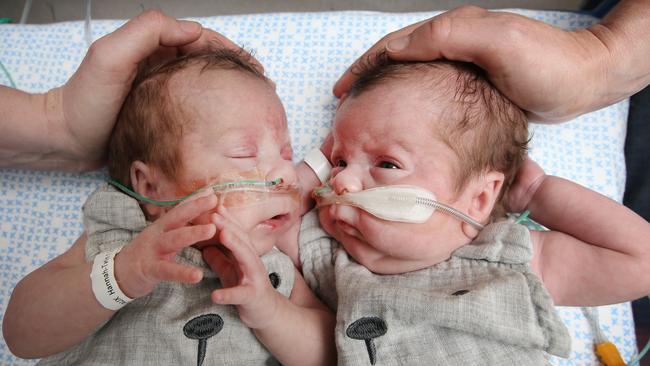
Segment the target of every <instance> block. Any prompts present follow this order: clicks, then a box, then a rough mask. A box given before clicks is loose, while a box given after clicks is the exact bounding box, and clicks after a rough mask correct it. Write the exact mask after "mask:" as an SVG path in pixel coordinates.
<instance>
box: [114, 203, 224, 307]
mask: <svg viewBox="0 0 650 366" xmlns="http://www.w3.org/2000/svg"><path fill="white" fill-rule="evenodd" d="M216 205H217V198H216V196H214V195H208V196H205V197H201V198H197V199H194V200H191V201H188V202H186V203H183V204H181V205H179V206H177V207H174V208H173V209H171V210H170V211H169V212H167V213H166V214H165V215H164V216H162V217H161V218H160V219H158V220H157V221H156V222H154V223H153V224H151V225H150V226H148V227H147V228H146V229H144V230H143V231H142V232H141V233H140V234H139V235H138V236H136V237H135V239H133V241H132V242H131V243H129V244H128V245H126V246H125V247H124V248H122V250H121V251H120V252H119V253H118V254H117V256H116V257H115V276H116V278H117V281H118V282H119V284H120V288H121V289H122V291H124V293H125V294H126V295H127V296H129V297H131V298H138V297H142V296H145V295H147V294H149V293H150V292H151V291H152V290H153V289H154V287H156V285H158V283H160V282H161V281H176V282H182V283H197V282H199V281H201V278H202V277H203V272H202V271H201V270H200V269H199V268H194V267H190V266H185V265H181V264H178V263H176V262H175V261H174V257H176V254H177V253H178V252H179V251H181V250H182V249H183V248H185V247H188V246H190V245H193V244H195V243H197V242H200V241H203V240H208V239H211V238H213V237H214V236H215V234H216V227H215V226H214V224H213V223H209V224H204V225H188V223H189V222H190V221H191V220H192V219H194V218H196V217H197V216H199V215H201V214H203V213H205V212H207V211H209V210H211V209H214V207H215V206H216Z"/></svg>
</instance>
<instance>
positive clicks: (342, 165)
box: [334, 159, 348, 168]
mask: <svg viewBox="0 0 650 366" xmlns="http://www.w3.org/2000/svg"><path fill="white" fill-rule="evenodd" d="M334 165H335V166H337V167H340V168H345V167H346V166H348V163H346V162H345V160H343V159H338V160H337V161H336V163H334Z"/></svg>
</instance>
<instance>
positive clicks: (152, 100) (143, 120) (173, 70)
mask: <svg viewBox="0 0 650 366" xmlns="http://www.w3.org/2000/svg"><path fill="white" fill-rule="evenodd" d="M251 59H252V56H251V55H250V54H249V53H247V52H246V51H243V50H240V51H234V50H231V49H227V48H216V47H215V48H213V49H210V50H205V51H200V52H195V53H191V54H188V55H185V56H181V57H177V58H174V59H172V60H170V61H167V62H165V63H162V64H160V65H156V66H154V67H151V68H141V69H140V70H139V72H138V75H137V76H136V79H135V81H134V82H133V87H132V88H131V91H130V92H129V94H128V95H127V97H126V99H125V101H124V104H123V106H122V109H121V111H120V113H119V116H118V119H117V122H116V124H115V128H114V129H113V134H112V136H111V140H110V143H109V153H108V171H109V174H110V176H111V178H113V179H115V180H117V181H119V182H120V183H122V184H123V185H125V186H126V187H129V186H130V185H131V178H130V174H129V169H130V166H131V163H132V162H134V161H136V160H140V161H143V162H145V163H150V164H152V165H154V166H156V167H158V168H159V169H160V170H161V171H162V173H164V174H165V175H167V176H168V177H170V178H172V179H173V178H176V177H177V175H178V174H179V173H180V172H181V171H182V168H183V167H182V157H181V151H180V146H179V144H178V142H179V141H180V139H181V137H182V136H183V135H184V134H187V133H188V132H192V131H193V128H194V127H195V126H193V124H192V123H191V121H192V119H191V118H188V115H189V114H190V113H192V111H188V110H186V109H184V108H183V103H182V101H180V100H177V98H174V97H173V93H170V90H169V84H170V80H171V79H172V77H174V76H175V75H178V74H179V73H180V72H181V71H183V70H186V69H187V68H188V67H190V66H194V65H196V67H198V68H199V73H203V72H205V71H208V70H235V71H238V72H241V73H243V74H246V75H249V76H251V77H253V78H257V79H260V80H263V81H265V82H268V83H269V84H270V81H269V80H268V79H267V78H266V77H265V76H264V73H263V72H262V71H261V70H259V69H258V68H257V67H256V66H255V65H254V64H253V62H252V61H251ZM197 188H198V187H197Z"/></svg>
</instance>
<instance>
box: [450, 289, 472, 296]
mask: <svg viewBox="0 0 650 366" xmlns="http://www.w3.org/2000/svg"><path fill="white" fill-rule="evenodd" d="M468 292H469V290H458V291H456V292H454V293H453V294H452V295H454V296H462V295H465V294H466V293H468Z"/></svg>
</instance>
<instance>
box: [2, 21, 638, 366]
mask: <svg viewBox="0 0 650 366" xmlns="http://www.w3.org/2000/svg"><path fill="white" fill-rule="evenodd" d="M510 11H513V12H516V13H519V14H522V15H524V16H528V17H532V18H535V19H538V20H541V21H544V22H547V23H549V24H552V25H555V26H559V27H562V28H567V29H572V28H584V27H588V26H589V25H591V24H593V23H595V22H596V21H597V20H596V19H595V18H592V17H590V16H587V15H582V14H576V13H565V12H550V11H522V10H510ZM436 14H438V12H426V13H401V14H388V13H375V12H356V11H355V12H329V13H280V14H259V15H238V16H219V17H209V18H197V19H193V20H197V21H199V22H200V23H202V24H203V26H204V27H208V28H211V29H214V30H216V31H218V32H220V33H222V34H224V35H226V36H227V37H228V38H230V39H231V40H233V41H235V42H236V43H238V44H240V45H244V46H245V48H247V49H249V50H253V52H254V54H255V57H256V58H257V59H259V60H260V62H261V63H262V64H263V65H264V67H265V69H266V72H267V74H268V75H269V76H270V78H271V79H273V80H274V81H275V82H276V83H277V90H278V94H279V95H280V98H281V99H282V102H283V103H284V106H285V108H286V111H287V115H288V120H289V130H290V133H291V138H292V142H293V146H294V150H295V158H296V160H298V159H301V158H302V157H303V156H304V155H305V153H306V152H308V151H309V150H310V149H311V148H313V147H314V146H317V145H319V144H320V142H321V141H322V140H323V138H324V137H325V135H326V134H327V132H328V129H329V127H330V125H331V121H332V116H333V114H334V110H335V105H336V100H335V98H334V96H333V95H332V92H331V90H332V86H333V84H334V82H335V81H336V80H337V79H338V77H339V76H340V75H341V74H342V73H343V71H344V70H345V69H346V68H347V66H349V65H350V64H351V63H352V62H353V61H354V60H355V59H356V58H357V57H358V56H360V55H361V53H362V52H363V51H365V50H366V49H367V48H368V47H370V46H371V45H372V44H374V43H375V42H376V41H377V40H379V39H380V38H381V37H382V36H383V35H385V34H386V33H388V32H390V31H394V30H396V29H399V28H401V27H403V26H406V25H408V24H411V23H414V22H416V21H419V20H422V19H425V18H428V17H431V16H433V15H436ZM123 23H124V20H98V21H92V23H91V26H92V27H91V32H92V39H97V38H99V37H101V36H103V35H104V34H107V33H109V32H111V31H113V30H114V29H116V28H117V27H119V26H120V25H121V24H123ZM0 45H1V46H0V62H2V64H4V65H5V67H6V68H7V70H8V71H9V73H10V75H11V76H12V78H13V79H14V81H15V83H16V85H17V87H18V88H19V89H22V90H26V91H30V92H43V91H46V90H48V89H50V88H53V87H55V86H58V85H61V84H63V83H65V81H66V80H67V79H68V78H69V77H70V76H71V75H72V74H73V72H74V71H75V70H76V68H77V66H78V65H79V63H80V62H81V60H82V58H83V56H84V55H85V53H86V50H87V47H88V45H87V42H86V40H85V33H84V22H83V21H77V22H66V23H56V24H46V25H11V24H6V25H0ZM9 80H10V79H9V78H8V77H7V76H6V75H4V74H0V83H2V84H4V85H10V81H9ZM627 112H628V101H627V100H625V101H622V102H620V103H618V104H616V105H613V106H610V107H607V108H605V109H602V110H599V111H596V112H593V113H589V114H587V115H584V116H581V117H579V118H577V119H575V120H573V121H570V122H568V123H563V124H558V125H532V126H531V128H530V130H531V134H532V144H531V146H532V148H531V152H530V153H531V155H532V157H533V159H535V160H536V161H537V162H539V163H540V164H541V166H542V167H543V168H544V169H545V170H546V171H547V173H549V174H553V175H558V176H561V177H564V178H567V179H570V180H573V181H575V182H578V183H580V184H582V185H584V186H587V187H589V188H591V189H594V190H596V191H598V192H600V193H602V194H604V195H606V196H608V197H610V198H612V199H614V200H616V201H618V202H620V201H621V200H622V197H623V189H624V187H625V161H624V156H623V144H624V141H625V129H626V121H627ZM105 178H106V172H105V171H97V172H91V173H83V174H79V173H63V172H29V171H22V170H1V171H0V279H1V281H0V284H1V288H0V314H4V311H5V309H6V306H7V303H8V301H9V297H10V295H11V291H12V289H13V288H14V286H15V285H16V283H18V281H19V280H20V279H21V278H22V277H23V276H25V275H26V274H27V273H29V272H31V271H32V270H34V269H35V268H37V267H38V266H40V265H42V264H44V263H45V262H46V261H48V260H50V259H51V258H53V257H55V256H56V255H58V254H60V253H62V252H64V251H65V250H66V249H67V248H69V247H70V246H71V244H72V243H73V241H74V240H75V239H76V238H77V237H78V236H79V235H80V234H81V232H82V229H83V228H82V222H81V205H82V204H83V202H84V201H85V199H86V197H87V196H88V195H89V194H90V193H91V192H92V191H93V190H94V189H95V188H96V187H97V186H98V185H99V184H100V183H102V181H103V180H104V179H105ZM559 311H560V314H561V316H562V319H563V320H564V321H565V323H566V325H567V326H568V327H569V329H570V332H571V335H572V337H573V340H572V345H573V347H572V349H573V350H572V353H571V357H570V358H569V359H567V360H564V359H557V358H552V359H551V363H552V364H554V365H576V366H577V365H581V366H582V365H597V364H598V361H597V359H596V356H595V354H594V351H593V339H594V336H593V332H592V330H591V328H590V326H589V323H588V322H587V320H586V319H585V317H584V316H583V313H582V311H581V309H580V308H569V307H561V308H559ZM598 314H599V317H600V324H601V328H602V329H603V332H604V334H605V336H606V337H607V338H608V339H609V340H610V341H612V342H613V343H615V344H616V345H617V347H618V348H619V350H620V351H621V354H622V356H623V358H624V359H625V360H629V359H631V358H632V357H633V356H634V355H636V353H637V350H636V340H635V335H634V322H633V318H632V313H631V309H630V305H629V303H624V304H618V305H611V306H605V307H600V308H598ZM34 362H35V361H33V360H32V361H28V360H20V359H17V358H15V357H14V356H12V355H11V353H10V352H9V350H8V349H7V346H6V344H5V342H4V339H3V340H2V341H0V365H31V364H33V363H34Z"/></svg>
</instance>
